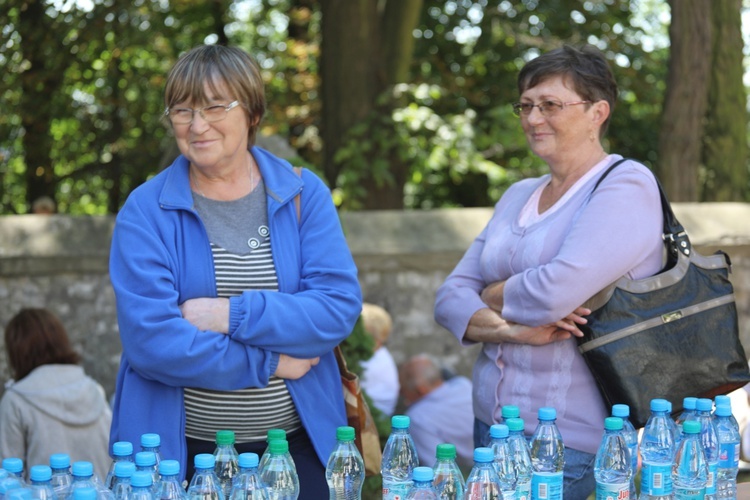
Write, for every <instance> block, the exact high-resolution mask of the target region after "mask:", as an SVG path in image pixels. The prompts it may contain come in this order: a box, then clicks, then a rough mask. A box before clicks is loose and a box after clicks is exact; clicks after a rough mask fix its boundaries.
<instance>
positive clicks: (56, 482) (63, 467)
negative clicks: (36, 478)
mask: <svg viewBox="0 0 750 500" xmlns="http://www.w3.org/2000/svg"><path fill="white" fill-rule="evenodd" d="M49 466H50V469H52V479H51V480H50V482H51V483H52V488H54V490H55V494H56V495H57V498H59V499H60V500H63V499H65V498H67V497H68V494H69V493H70V483H72V482H73V476H72V475H71V474H70V455H68V454H67V453H55V454H53V455H50V457H49Z"/></svg>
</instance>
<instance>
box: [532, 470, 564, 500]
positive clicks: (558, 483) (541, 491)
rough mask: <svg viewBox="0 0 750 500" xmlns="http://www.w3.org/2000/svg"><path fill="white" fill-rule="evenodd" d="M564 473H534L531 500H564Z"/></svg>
mask: <svg viewBox="0 0 750 500" xmlns="http://www.w3.org/2000/svg"><path fill="white" fill-rule="evenodd" d="M562 490H563V473H562V472H534V474H533V475H532V476H531V498H532V499H534V500H562Z"/></svg>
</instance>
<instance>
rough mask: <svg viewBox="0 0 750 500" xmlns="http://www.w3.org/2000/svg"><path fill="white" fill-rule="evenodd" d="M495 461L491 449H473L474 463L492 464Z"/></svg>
mask: <svg viewBox="0 0 750 500" xmlns="http://www.w3.org/2000/svg"><path fill="white" fill-rule="evenodd" d="M494 460H495V452H493V451H492V448H484V447H482V448H474V461H475V462H481V463H488V462H493V461H494Z"/></svg>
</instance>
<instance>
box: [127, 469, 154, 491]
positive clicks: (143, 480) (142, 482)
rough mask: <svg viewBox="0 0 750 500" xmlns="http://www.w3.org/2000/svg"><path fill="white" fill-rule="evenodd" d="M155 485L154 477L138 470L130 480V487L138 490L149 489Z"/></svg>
mask: <svg viewBox="0 0 750 500" xmlns="http://www.w3.org/2000/svg"><path fill="white" fill-rule="evenodd" d="M152 484H154V478H153V476H152V475H151V474H150V473H149V472H147V471H145V470H137V471H135V472H133V475H132V476H131V478H130V485H131V486H135V487H137V488H148V487H149V486H151V485H152Z"/></svg>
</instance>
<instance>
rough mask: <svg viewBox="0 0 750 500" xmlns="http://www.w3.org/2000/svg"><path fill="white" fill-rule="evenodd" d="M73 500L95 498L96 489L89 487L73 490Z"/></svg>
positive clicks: (94, 499) (91, 499) (93, 499)
mask: <svg viewBox="0 0 750 500" xmlns="http://www.w3.org/2000/svg"><path fill="white" fill-rule="evenodd" d="M73 500H96V489H95V488H91V487H88V486H87V487H85V488H76V489H74V490H73Z"/></svg>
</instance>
